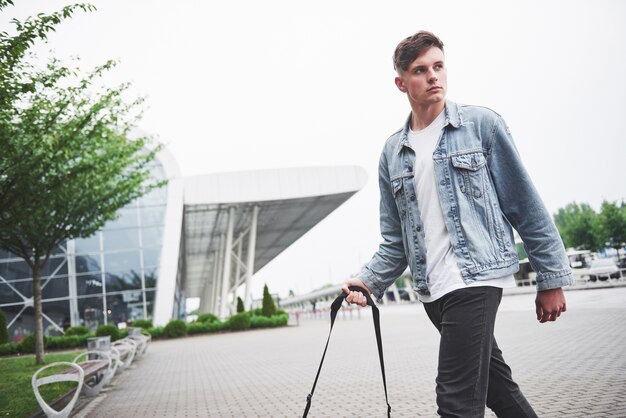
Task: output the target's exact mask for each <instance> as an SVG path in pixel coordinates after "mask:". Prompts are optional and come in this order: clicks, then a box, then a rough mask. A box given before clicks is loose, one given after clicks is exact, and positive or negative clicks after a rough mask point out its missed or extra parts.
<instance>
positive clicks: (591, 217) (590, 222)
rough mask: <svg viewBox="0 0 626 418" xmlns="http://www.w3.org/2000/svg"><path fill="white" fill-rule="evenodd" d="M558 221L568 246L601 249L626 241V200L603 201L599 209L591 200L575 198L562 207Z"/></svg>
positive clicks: (556, 220) (618, 245)
mask: <svg viewBox="0 0 626 418" xmlns="http://www.w3.org/2000/svg"><path fill="white" fill-rule="evenodd" d="M554 222H555V223H556V226H557V228H558V229H559V232H560V234H561V238H562V239H563V243H564V244H565V247H566V248H576V249H579V250H590V251H598V250H600V249H603V248H615V249H616V250H617V251H618V254H619V251H620V249H621V248H624V246H625V245H626V203H624V201H623V200H622V201H621V202H620V203H619V204H618V203H617V202H608V201H604V202H602V206H601V207H600V211H599V212H596V211H595V210H593V208H592V207H591V206H589V205H588V204H587V203H580V204H578V203H576V202H572V203H570V204H568V205H567V206H565V207H564V208H561V209H559V210H558V212H557V213H556V214H555V215H554Z"/></svg>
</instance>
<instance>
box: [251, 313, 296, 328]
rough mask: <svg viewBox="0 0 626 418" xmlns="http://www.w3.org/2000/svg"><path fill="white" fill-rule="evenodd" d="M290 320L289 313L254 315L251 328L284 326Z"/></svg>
mask: <svg viewBox="0 0 626 418" xmlns="http://www.w3.org/2000/svg"><path fill="white" fill-rule="evenodd" d="M288 322H289V314H284V315H274V316H271V317H269V318H268V317H267V316H263V315H261V316H253V317H252V318H250V328H274V327H283V326H285V325H287V323H288Z"/></svg>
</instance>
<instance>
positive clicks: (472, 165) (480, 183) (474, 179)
mask: <svg viewBox="0 0 626 418" xmlns="http://www.w3.org/2000/svg"><path fill="white" fill-rule="evenodd" d="M450 161H451V163H452V167H454V172H455V174H456V179H457V183H458V187H459V190H460V191H461V193H463V194H465V195H467V196H468V197H469V196H473V197H474V198H476V199H478V198H480V197H481V196H482V195H483V194H484V193H485V187H486V174H487V173H486V171H487V168H486V165H487V161H486V160H485V155H484V154H483V153H482V152H470V153H466V154H461V155H454V156H452V157H450Z"/></svg>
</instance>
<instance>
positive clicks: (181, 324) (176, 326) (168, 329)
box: [163, 319, 187, 338]
mask: <svg viewBox="0 0 626 418" xmlns="http://www.w3.org/2000/svg"><path fill="white" fill-rule="evenodd" d="M163 334H164V335H165V336H166V337H167V338H178V337H183V336H185V335H187V324H185V321H183V320H182V319H173V320H171V321H170V322H168V323H167V325H166V326H165V329H164V330H163Z"/></svg>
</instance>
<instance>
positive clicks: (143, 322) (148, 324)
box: [131, 319, 152, 329]
mask: <svg viewBox="0 0 626 418" xmlns="http://www.w3.org/2000/svg"><path fill="white" fill-rule="evenodd" d="M131 326H132V327H136V328H144V329H148V328H152V321H150V320H149V319H135V320H134V321H133V323H132V324H131Z"/></svg>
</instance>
